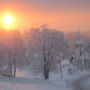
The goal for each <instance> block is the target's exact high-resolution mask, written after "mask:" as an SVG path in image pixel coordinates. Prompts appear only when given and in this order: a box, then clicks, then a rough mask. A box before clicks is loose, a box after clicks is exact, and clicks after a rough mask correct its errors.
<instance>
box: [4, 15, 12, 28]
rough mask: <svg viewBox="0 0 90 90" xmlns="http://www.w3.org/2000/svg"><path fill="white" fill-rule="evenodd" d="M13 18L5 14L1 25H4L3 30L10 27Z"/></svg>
mask: <svg viewBox="0 0 90 90" xmlns="http://www.w3.org/2000/svg"><path fill="white" fill-rule="evenodd" d="M12 22H13V18H12V16H11V15H9V14H7V15H5V16H4V17H3V23H4V25H5V28H7V29H8V28H10V27H11V26H12Z"/></svg>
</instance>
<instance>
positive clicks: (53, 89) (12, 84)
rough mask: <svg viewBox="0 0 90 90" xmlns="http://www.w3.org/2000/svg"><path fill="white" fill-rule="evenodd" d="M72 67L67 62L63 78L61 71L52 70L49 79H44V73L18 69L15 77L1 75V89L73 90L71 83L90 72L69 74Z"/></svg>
mask: <svg viewBox="0 0 90 90" xmlns="http://www.w3.org/2000/svg"><path fill="white" fill-rule="evenodd" d="M63 65H64V64H63ZM70 67H72V66H70V65H68V64H67V66H66V67H64V68H63V71H62V75H63V78H61V73H60V72H57V73H56V72H52V73H50V79H49V80H43V78H42V75H40V74H38V75H37V74H32V73H30V71H28V70H17V74H16V78H15V79H11V78H5V77H0V90H73V89H72V86H71V85H72V84H71V83H72V82H73V81H74V80H77V79H79V78H81V77H83V76H85V75H88V74H89V73H87V72H80V73H79V75H78V73H77V72H76V73H74V74H73V75H69V74H68V72H67V71H68V68H70ZM87 82H88V81H87ZM88 90H90V88H89V89H88Z"/></svg>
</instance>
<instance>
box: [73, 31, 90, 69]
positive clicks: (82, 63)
mask: <svg viewBox="0 0 90 90" xmlns="http://www.w3.org/2000/svg"><path fill="white" fill-rule="evenodd" d="M74 47H75V50H74V53H75V60H76V64H77V65H78V67H82V68H83V67H86V66H88V63H89V61H90V54H89V53H88V52H87V49H86V43H85V41H84V39H83V37H82V35H81V33H80V32H79V31H78V32H77V34H76V39H75V42H74Z"/></svg>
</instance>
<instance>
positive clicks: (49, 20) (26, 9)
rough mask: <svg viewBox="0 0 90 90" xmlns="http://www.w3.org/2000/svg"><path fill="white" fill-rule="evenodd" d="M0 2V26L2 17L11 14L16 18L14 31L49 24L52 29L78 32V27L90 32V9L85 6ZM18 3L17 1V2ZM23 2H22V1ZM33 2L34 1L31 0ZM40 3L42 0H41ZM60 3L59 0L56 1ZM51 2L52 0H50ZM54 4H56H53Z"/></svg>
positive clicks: (23, 1) (23, 0)
mask: <svg viewBox="0 0 90 90" xmlns="http://www.w3.org/2000/svg"><path fill="white" fill-rule="evenodd" d="M8 1H9V2H6V1H5V0H4V2H0V25H1V28H2V27H3V25H2V21H1V20H2V17H3V15H4V14H5V13H7V12H8V13H10V14H11V15H12V17H13V18H14V22H13V28H14V29H29V28H31V27H38V26H40V25H41V24H49V27H50V28H55V29H59V30H62V31H65V32H67V31H77V28H78V25H79V28H80V30H81V31H87V32H88V31H90V8H89V7H85V6H81V7H78V6H75V7H73V5H72V6H71V7H69V6H67V7H66V6H64V5H63V6H61V7H59V4H55V5H58V6H50V5H47V3H46V6H45V4H44V6H43V2H41V3H40V5H41V6H40V5H38V6H37V4H38V3H35V5H36V6H35V5H32V4H31V3H30V2H29V0H26V1H28V3H27V2H25V0H22V3H21V2H11V0H8ZM13 1H15V0H13ZM16 1H17V0H16ZM20 1H21V0H20ZM31 1H32V0H31ZM39 1H40V0H39ZM56 1H58V0H56ZM49 2H50V0H49ZM53 3H54V2H53Z"/></svg>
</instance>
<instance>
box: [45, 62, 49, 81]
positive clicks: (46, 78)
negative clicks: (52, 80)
mask: <svg viewBox="0 0 90 90" xmlns="http://www.w3.org/2000/svg"><path fill="white" fill-rule="evenodd" d="M44 79H45V80H48V79H49V69H48V67H47V65H46V64H45V65H44Z"/></svg>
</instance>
